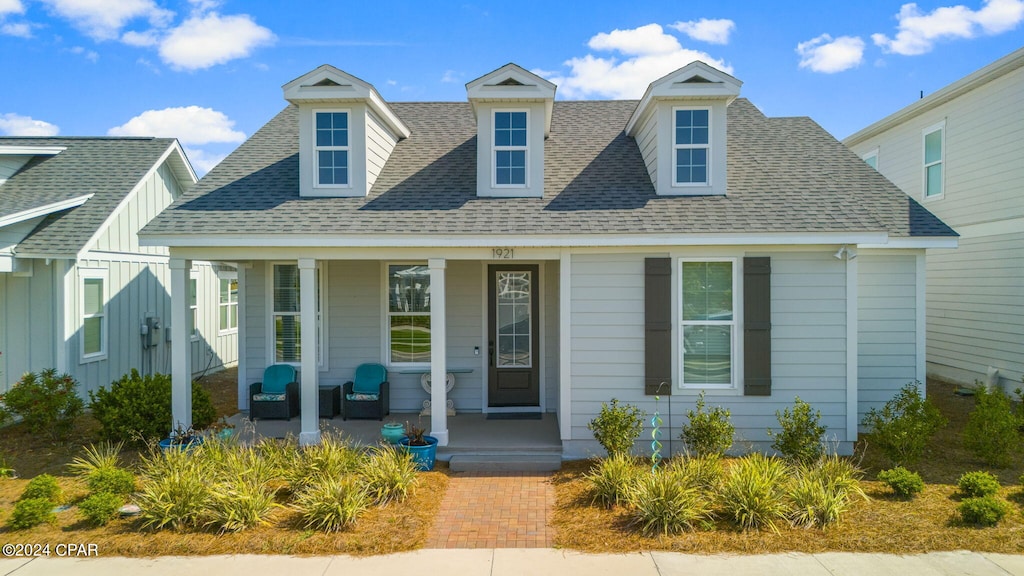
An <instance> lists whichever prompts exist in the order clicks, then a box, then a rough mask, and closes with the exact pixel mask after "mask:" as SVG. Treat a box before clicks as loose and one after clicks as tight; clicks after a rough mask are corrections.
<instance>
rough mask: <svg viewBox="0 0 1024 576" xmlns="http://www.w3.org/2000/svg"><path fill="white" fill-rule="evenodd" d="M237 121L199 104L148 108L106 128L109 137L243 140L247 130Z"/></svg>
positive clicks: (188, 141)
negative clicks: (239, 127)
mask: <svg viewBox="0 0 1024 576" xmlns="http://www.w3.org/2000/svg"><path fill="white" fill-rule="evenodd" d="M234 125H235V121H234V120H231V119H230V118H228V117H227V115H225V114H224V113H223V112H218V111H217V110H214V109H212V108H201V107H199V106H184V107H178V108H164V109H163V110H146V111H145V112H143V113H142V114H139V115H138V116H136V117H134V118H132V119H131V120H129V121H128V122H125V123H124V124H122V125H120V126H115V127H113V128H111V129H110V130H107V135H108V136H158V137H162V138H177V139H178V140H180V141H181V143H182V144H195V145H202V144H208V143H211V142H241V141H243V140H245V133H244V132H239V131H238V130H234V129H233V127H234Z"/></svg>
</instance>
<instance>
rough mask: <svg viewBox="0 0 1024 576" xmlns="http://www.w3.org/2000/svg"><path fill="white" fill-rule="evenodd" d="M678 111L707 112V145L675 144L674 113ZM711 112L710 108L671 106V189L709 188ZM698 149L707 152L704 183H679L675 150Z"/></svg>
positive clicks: (712, 136) (712, 140)
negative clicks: (703, 149)
mask: <svg viewBox="0 0 1024 576" xmlns="http://www.w3.org/2000/svg"><path fill="white" fill-rule="evenodd" d="M679 110H707V112H708V143H707V144H677V143H676V112H677V111H679ZM713 116H714V114H713V110H712V109H711V107H710V106H673V107H672V136H671V138H672V157H671V158H670V162H669V167H670V168H671V170H672V187H673V188H711V186H712V183H711V171H712V170H711V167H712V166H713V163H712V161H711V160H712V154H713V147H714V133H713V132H712V128H711V125H712V123H713V122H714V119H713ZM698 148H706V149H707V151H708V163H707V175H708V178H707V180H706V181H705V182H680V181H679V180H677V179H676V177H677V176H678V175H679V174H678V173H677V172H676V150H684V149H687V150H695V149H698Z"/></svg>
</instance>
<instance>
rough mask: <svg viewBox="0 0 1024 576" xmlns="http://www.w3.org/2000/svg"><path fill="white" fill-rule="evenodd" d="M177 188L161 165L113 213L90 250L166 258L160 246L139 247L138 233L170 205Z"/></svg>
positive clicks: (175, 182) (163, 249)
mask: <svg viewBox="0 0 1024 576" xmlns="http://www.w3.org/2000/svg"><path fill="white" fill-rule="evenodd" d="M179 189H180V186H179V185H178V182H177V180H176V179H175V178H174V174H173V173H172V171H171V168H170V166H169V165H168V164H167V163H164V164H163V165H161V166H160V168H158V169H157V170H156V172H155V173H154V174H152V175H151V176H150V177H149V178H147V179H146V180H145V181H144V182H143V183H142V184H141V186H140V188H139V190H138V191H137V192H136V194H135V196H134V197H132V198H131V199H130V200H129V201H128V203H127V204H125V205H124V207H123V208H122V210H121V211H120V212H118V213H117V215H116V216H115V217H114V219H113V221H112V222H111V223H110V225H109V226H108V227H107V228H106V230H104V231H103V233H102V234H100V236H99V238H97V239H96V243H95V244H94V245H93V246H92V247H91V249H92V250H96V251H100V252H117V253H130V254H152V255H160V256H167V254H168V251H167V248H165V247H163V246H140V245H139V236H138V232H139V230H141V229H142V227H143V226H145V225H146V224H147V223H149V221H150V220H152V219H153V218H155V217H156V215H157V214H159V213H160V211H161V210H163V209H164V208H166V207H167V206H170V205H171V202H173V201H174V198H175V196H176V195H177V194H178V193H179V192H178V190H179Z"/></svg>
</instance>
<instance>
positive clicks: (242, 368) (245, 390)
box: [235, 262, 249, 411]
mask: <svg viewBox="0 0 1024 576" xmlns="http://www.w3.org/2000/svg"><path fill="white" fill-rule="evenodd" d="M235 268H236V269H237V270H238V304H237V305H236V308H235V310H236V311H237V314H238V316H237V318H238V332H237V333H236V334H235V338H236V339H237V342H238V344H237V346H238V410H239V411H242V410H248V409H249V382H248V377H247V376H246V368H247V367H248V362H247V361H246V358H245V356H246V352H247V351H246V347H245V331H246V326H245V312H246V308H245V307H246V304H247V298H246V297H245V273H246V271H247V270H248V268H249V264H246V263H243V262H238V263H236V264H235Z"/></svg>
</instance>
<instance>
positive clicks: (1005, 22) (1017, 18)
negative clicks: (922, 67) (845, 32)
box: [871, 0, 1024, 56]
mask: <svg viewBox="0 0 1024 576" xmlns="http://www.w3.org/2000/svg"><path fill="white" fill-rule="evenodd" d="M896 19H897V20H898V22H899V23H898V25H897V32H896V35H895V36H894V37H893V38H889V37H888V36H886V35H885V34H872V35H871V39H872V40H873V41H874V42H875V44H876V45H878V46H879V47H881V48H882V50H884V51H885V52H889V53H894V54H902V55H904V56H916V55H918V54H925V53H928V52H931V50H932V48H933V47H934V45H935V42H937V41H940V40H954V39H958V38H974V37H975V36H978V35H981V34H987V35H994V34H1001V33H1003V32H1007V31H1009V30H1012V29H1014V28H1016V27H1017V25H1018V24H1020V22H1021V20H1024V0H985V1H984V3H983V6H982V8H981V9H979V10H971V9H970V8H968V7H966V6H963V5H956V6H943V7H940V8H936V9H935V10H932V11H931V12H928V13H924V12H921V10H920V9H919V8H918V7H917V4H914V3H911V4H904V5H903V6H901V7H900V12H899V14H897V15H896Z"/></svg>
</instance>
